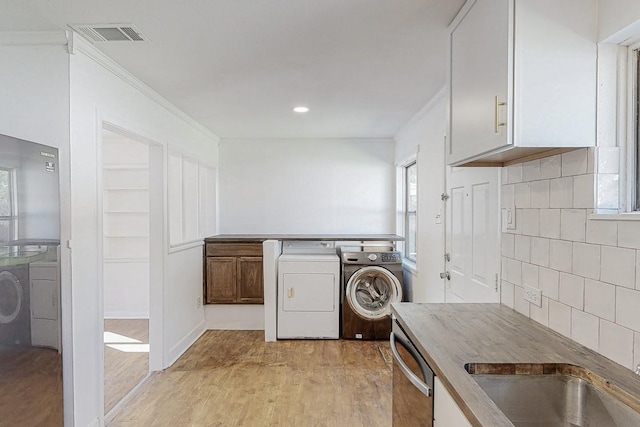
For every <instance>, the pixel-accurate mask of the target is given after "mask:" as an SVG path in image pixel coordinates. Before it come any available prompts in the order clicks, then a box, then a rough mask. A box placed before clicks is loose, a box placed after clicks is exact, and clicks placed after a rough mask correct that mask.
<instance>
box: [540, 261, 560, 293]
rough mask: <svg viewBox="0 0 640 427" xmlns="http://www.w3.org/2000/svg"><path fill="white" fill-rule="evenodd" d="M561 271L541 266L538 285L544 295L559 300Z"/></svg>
mask: <svg viewBox="0 0 640 427" xmlns="http://www.w3.org/2000/svg"><path fill="white" fill-rule="evenodd" d="M559 281H560V273H559V272H558V271H556V270H551V269H550V268H544V267H540V269H539V270H538V287H539V288H540V289H541V290H542V295H543V296H546V297H548V298H550V299H552V300H556V301H558V298H559V297H558V289H559V288H558V286H559Z"/></svg>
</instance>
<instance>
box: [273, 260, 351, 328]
mask: <svg viewBox="0 0 640 427" xmlns="http://www.w3.org/2000/svg"><path fill="white" fill-rule="evenodd" d="M277 337H278V338H317V339H327V338H328V339H338V338H340V258H338V256H336V255H335V254H291V255H287V254H284V255H281V256H280V258H279V260H278V318H277Z"/></svg>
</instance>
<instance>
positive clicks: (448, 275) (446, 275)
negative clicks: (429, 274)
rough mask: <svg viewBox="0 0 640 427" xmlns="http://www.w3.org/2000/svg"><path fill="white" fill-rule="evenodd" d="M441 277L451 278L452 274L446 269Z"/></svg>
mask: <svg viewBox="0 0 640 427" xmlns="http://www.w3.org/2000/svg"><path fill="white" fill-rule="evenodd" d="M440 278H441V279H447V280H451V274H450V273H449V272H448V271H445V272H444V273H440Z"/></svg>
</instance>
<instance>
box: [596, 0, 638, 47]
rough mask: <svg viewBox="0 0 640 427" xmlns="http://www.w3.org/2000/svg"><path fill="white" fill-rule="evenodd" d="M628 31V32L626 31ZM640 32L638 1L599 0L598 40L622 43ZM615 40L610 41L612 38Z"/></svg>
mask: <svg viewBox="0 0 640 427" xmlns="http://www.w3.org/2000/svg"><path fill="white" fill-rule="evenodd" d="M625 29H627V31H624V30H625ZM638 30H640V2H639V1H638V0H598V40H599V41H604V40H606V41H612V42H615V43H621V42H623V41H624V40H625V38H626V37H628V36H629V35H631V34H633V33H634V32H635V34H636V35H637V34H638ZM612 36H613V38H614V39H615V40H608V39H609V38H610V37H612Z"/></svg>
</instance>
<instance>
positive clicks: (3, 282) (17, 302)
mask: <svg viewBox="0 0 640 427" xmlns="http://www.w3.org/2000/svg"><path fill="white" fill-rule="evenodd" d="M29 311H30V303H29V264H20V265H12V266H6V267H0V349H8V348H12V347H16V346H30V345H31V317H30V312H29Z"/></svg>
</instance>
